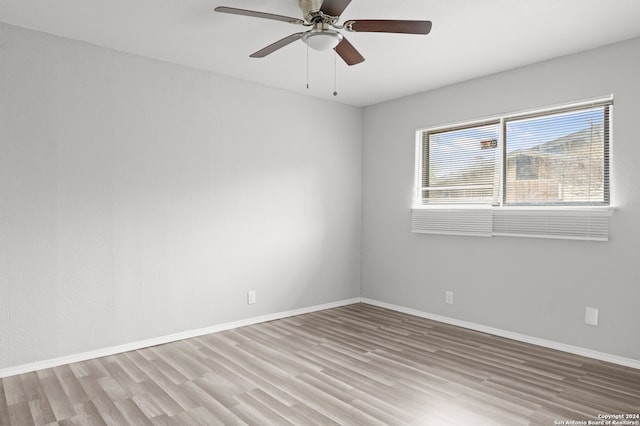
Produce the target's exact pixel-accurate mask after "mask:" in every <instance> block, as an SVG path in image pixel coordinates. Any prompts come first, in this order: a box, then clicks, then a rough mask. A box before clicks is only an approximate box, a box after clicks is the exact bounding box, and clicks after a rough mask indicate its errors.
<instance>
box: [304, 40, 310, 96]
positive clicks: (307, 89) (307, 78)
mask: <svg viewBox="0 0 640 426" xmlns="http://www.w3.org/2000/svg"><path fill="white" fill-rule="evenodd" d="M305 44H306V43H305ZM307 90H309V45H308V44H307Z"/></svg>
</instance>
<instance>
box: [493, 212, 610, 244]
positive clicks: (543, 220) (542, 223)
mask: <svg viewBox="0 0 640 426" xmlns="http://www.w3.org/2000/svg"><path fill="white" fill-rule="evenodd" d="M611 214H612V211H611V210H609V209H601V210H595V209H585V210H577V209H576V210H572V209H570V210H568V209H542V210H531V209H524V210H514V209H495V210H494V211H493V232H492V234H493V235H498V236H510V237H530V238H554V239H570V240H589V241H608V240H609V217H610V216H611Z"/></svg>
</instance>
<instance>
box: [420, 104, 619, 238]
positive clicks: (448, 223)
mask: <svg viewBox="0 0 640 426" xmlns="http://www.w3.org/2000/svg"><path fill="white" fill-rule="evenodd" d="M612 104H613V101H612V98H608V99H603V100H597V101H591V102H587V103H581V104H574V105H570V106H563V107H557V108H550V109H547V110H544V111H536V112H531V113H520V114H512V115H505V116H502V117H497V118H495V119H489V120H483V121H479V122H473V123H465V124H462V125H453V126H447V127H440V128H436V129H427V130H420V131H418V156H417V179H416V180H417V185H416V186H417V190H416V200H415V205H414V231H416V232H421V231H420V228H421V226H423V225H425V224H427V225H426V227H427V228H428V227H429V226H431V225H428V223H431V224H435V225H434V226H435V229H433V230H431V231H433V232H437V233H458V232H456V231H458V230H459V229H458V228H457V226H459V224H461V223H464V222H470V223H473V222H474V221H479V222H483V220H484V221H486V220H491V221H492V226H490V227H488V228H487V226H481V227H480V228H482V229H483V231H482V232H481V234H482V235H521V234H523V233H524V234H534V235H527V236H549V235H551V237H554V236H553V235H554V233H556V234H557V235H555V237H557V238H564V237H566V238H572V235H571V234H572V232H573V231H572V230H567V227H571V226H572V225H571V223H573V222H575V223H578V222H585V223H586V225H585V226H586V227H587V228H589V229H588V230H587V231H586V232H587V234H588V235H587V236H586V237H585V236H584V235H582V234H581V232H582V231H577V232H575V234H576V235H577V238H583V237H584V238H585V239H606V238H605V237H603V236H602V235H601V233H600V232H601V230H600V228H602V227H603V226H604V225H603V223H602V219H601V218H603V217H604V218H606V217H608V216H609V215H610V212H609V210H608V209H606V207H607V206H609V193H610V188H609V186H610V180H609V147H610V133H611V132H610V124H611V114H612ZM456 206H457V207H456ZM462 207H465V208H464V209H463V208H462ZM474 207H475V208H474ZM480 207H483V208H480ZM487 207H489V208H490V209H489V210H487ZM598 207H599V208H600V209H598ZM603 207H604V208H605V209H602V208H603ZM416 210H422V211H418V212H416ZM425 210H426V211H425ZM429 210H431V211H430V212H429ZM487 211H489V212H490V214H487ZM516 211H517V212H518V213H514V212H516ZM523 212H526V213H527V215H528V216H527V217H528V221H529V222H530V223H528V224H525V223H521V224H520V225H518V226H516V228H518V229H517V230H511V231H510V230H509V229H511V228H510V227H511V225H513V223H515V222H518V221H517V220H515V221H514V220H509V218H510V217H516V216H517V217H518V218H519V221H520V222H522V218H523ZM567 212H574V213H575V217H572V216H571V215H569V216H567ZM585 212H589V213H587V214H585ZM477 215H480V216H481V217H482V218H485V219H478V218H477ZM436 216H437V217H436ZM451 216H457V217H458V218H457V219H456V220H453V219H451V220H450V219H447V218H446V217H451ZM560 216H562V220H560V219H558V220H556V219H557V218H558V217H560ZM487 217H489V219H486V218H487ZM496 217H497V218H498V219H496ZM554 217H555V218H556V219H554ZM585 218H586V220H585ZM592 218H595V219H593V220H592ZM598 218H600V219H598ZM452 220H453V222H452ZM605 221H606V220H605ZM536 222H540V223H543V225H537V226H538V227H539V226H543V227H544V228H545V229H543V230H539V229H536V230H534V231H527V230H526V229H524V231H522V232H520V231H521V230H519V228H521V227H524V228H526V227H527V226H529V225H530V224H531V223H536ZM556 222H562V223H563V224H564V225H562V226H561V228H562V229H557V230H554V229H551V228H553V227H554V226H555V225H556ZM416 223H418V224H422V225H419V226H416ZM455 223H458V225H455ZM505 223H506V224H507V225H505ZM443 224H444V225H443ZM501 224H502V225H501ZM498 225H500V226H507V228H509V229H507V230H504V229H501V228H500V226H498ZM416 228H417V230H416ZM449 228H451V229H449ZM497 228H499V229H497ZM591 228H598V229H599V230H598V233H599V234H598V235H597V236H596V237H594V238H592V235H591V233H592V231H593V230H592V229H591ZM474 229H476V228H475V227H474ZM469 230H470V229H469V226H468V225H465V230H464V231H463V232H462V233H464V234H468V233H469ZM605 231H606V232H607V233H608V231H607V230H605ZM425 232H426V231H425ZM471 234H475V232H471ZM523 236H524V235H523Z"/></svg>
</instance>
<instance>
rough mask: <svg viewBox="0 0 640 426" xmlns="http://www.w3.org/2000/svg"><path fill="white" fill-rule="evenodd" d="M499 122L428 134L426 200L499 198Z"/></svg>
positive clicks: (425, 172) (445, 200) (425, 169)
mask: <svg viewBox="0 0 640 426" xmlns="http://www.w3.org/2000/svg"><path fill="white" fill-rule="evenodd" d="M499 132H500V130H499V124H498V123H493V124H489V125H483V126H477V127H470V128H464V129H455V130H450V131H442V132H434V133H428V132H425V134H424V141H423V142H424V145H423V155H424V158H423V182H422V198H423V203H427V204H444V203H447V204H449V203H490V204H494V203H497V201H498V188H499V183H498V177H499V176H498V173H497V170H498V165H499V143H498V141H499V137H500V134H499Z"/></svg>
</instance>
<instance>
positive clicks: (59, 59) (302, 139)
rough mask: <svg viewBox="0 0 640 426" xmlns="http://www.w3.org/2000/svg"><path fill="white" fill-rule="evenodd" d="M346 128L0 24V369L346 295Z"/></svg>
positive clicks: (328, 118)
mask: <svg viewBox="0 0 640 426" xmlns="http://www.w3.org/2000/svg"><path fill="white" fill-rule="evenodd" d="M312 117H322V122H323V123H331V125H332V128H331V135H330V137H327V136H326V135H325V134H324V133H314V132H313V126H312V125H311V119H312ZM361 131H362V111H361V110H360V109H357V108H351V107H346V106H341V105H338V104H335V103H328V102H322V101H318V100H315V99H311V98H307V97H303V96H299V95H293V94H289V93H285V92H282V91H278V90H273V89H268V88H265V87H261V86H258V85H254V84H249V83H245V82H241V81H239V80H235V79H231V78H226V77H221V76H215V75H211V74H208V73H205V72H200V71H196V70H192V69H187V68H183V67H179V66H176V65H172V64H167V63H162V62H158V61H153V60H150V59H144V58H140V57H135V56H131V55H127V54H123V53H119V52H115V51H111V50H107V49H103V48H100V47H96V46H91V45H88V44H84V43H80V42H75V41H71V40H67V39H61V38H57V37H53V36H49V35H46V34H42V33H37V32H32V31H28V30H23V29H19V28H16V27H12V26H8V25H4V24H0V368H2V367H10V366H15V365H20V364H25V363H29V362H33V361H38V360H46V359H50V358H54V357H59V356H64V355H69V354H76V353H80V352H84V351H89V350H94V349H100V348H105V347H109V346H113V345H119V344H124V343H128V342H134V341H138V340H142V339H148V338H153V337H158V336H163V335H167V334H171V333H175V332H180V331H185V330H192V329H197V328H200V327H206V326H212V325H216V324H220V323H224V322H229V321H235V320H239V319H244V318H249V317H255V316H259V315H264V314H269V313H275V312H281V311H285V310H290V309H294V308H302V307H307V306H312V305H317V304H322V303H327V302H334V301H339V300H343V299H347V298H352V297H357V296H358V295H359V291H360V288H359V285H360V276H359V274H360V257H359V256H360V194H361V188H360V176H361V141H362V135H361ZM247 290H256V291H257V299H258V303H257V304H255V305H251V306H248V305H247V304H246V291H247Z"/></svg>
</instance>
